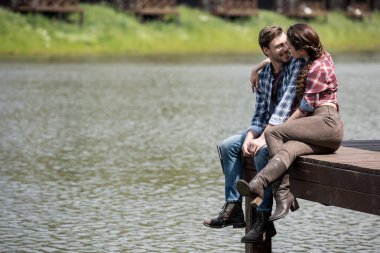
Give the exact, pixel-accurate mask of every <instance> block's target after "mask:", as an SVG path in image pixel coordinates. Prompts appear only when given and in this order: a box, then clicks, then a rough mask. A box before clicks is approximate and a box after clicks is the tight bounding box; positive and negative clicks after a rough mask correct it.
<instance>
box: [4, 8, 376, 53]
mask: <svg viewBox="0 0 380 253" xmlns="http://www.w3.org/2000/svg"><path fill="white" fill-rule="evenodd" d="M82 7H83V8H84V10H85V18H84V24H83V26H82V27H79V26H78V25H77V23H76V21H77V19H78V16H77V14H72V15H71V16H70V17H69V21H70V22H63V21H59V20H56V19H51V18H47V17H44V16H41V15H21V14H17V13H13V12H10V11H7V10H4V9H0V24H1V25H0V34H1V37H0V38H1V43H0V56H36V55H40V56H85V55H95V56H103V55H107V56H111V55H112V56H114V55H142V54H143V55H156V54H190V53H208V54H212V53H216V54H220V53H248V52H249V53H258V52H260V48H259V47H258V45H257V36H258V32H259V30H260V29H261V28H262V27H264V26H266V25H271V24H276V25H281V26H282V27H284V28H286V27H288V26H289V25H291V24H293V23H296V22H303V21H297V20H292V19H288V18H286V17H284V16H282V15H279V14H277V13H274V12H270V11H264V10H260V13H259V16H258V17H252V18H250V19H248V20H245V21H237V22H236V21H235V22H230V21H224V20H222V19H220V18H217V17H214V16H212V15H210V14H209V13H207V12H202V11H200V10H196V9H190V8H186V7H180V8H179V11H180V24H176V23H175V22H160V21H154V22H147V23H144V24H140V23H139V22H138V21H137V20H136V18H135V17H133V16H132V15H131V14H128V13H123V12H118V11H115V10H114V9H112V8H110V7H107V6H102V5H82ZM310 24H311V25H312V26H313V27H314V28H315V29H316V30H317V32H318V33H319V34H320V37H321V40H322V42H323V44H324V46H325V48H326V49H327V50H328V51H334V52H345V51H350V52H351V51H373V50H380V32H379V31H380V29H379V27H380V14H379V13H378V12H376V13H373V15H372V18H371V19H366V20H365V21H363V22H358V21H353V20H350V19H348V18H346V17H345V16H344V15H343V13H339V12H331V13H329V16H328V22H327V23H325V22H324V21H323V19H322V18H318V19H316V20H313V21H310Z"/></svg>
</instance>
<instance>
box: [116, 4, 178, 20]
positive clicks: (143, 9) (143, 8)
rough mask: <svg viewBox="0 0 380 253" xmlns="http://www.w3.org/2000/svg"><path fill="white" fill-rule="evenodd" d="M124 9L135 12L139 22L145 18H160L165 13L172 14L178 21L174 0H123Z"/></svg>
mask: <svg viewBox="0 0 380 253" xmlns="http://www.w3.org/2000/svg"><path fill="white" fill-rule="evenodd" d="M123 2H125V3H124V9H125V10H128V11H130V12H132V13H134V14H135V16H136V17H137V18H138V19H139V21H140V22H144V21H145V20H146V18H148V17H153V18H162V17H164V16H165V15H173V16H174V17H175V19H176V22H177V23H178V22H179V12H178V11H177V1H176V0H125V1H123Z"/></svg>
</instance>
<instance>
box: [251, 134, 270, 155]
mask: <svg viewBox="0 0 380 253" xmlns="http://www.w3.org/2000/svg"><path fill="white" fill-rule="evenodd" d="M265 145H266V141H265V137H264V134H262V135H260V137H259V138H257V139H253V140H252V141H251V142H250V146H249V152H250V153H251V154H253V155H256V153H257V152H258V151H259V150H260V149H261V148H262V147H263V146H265Z"/></svg>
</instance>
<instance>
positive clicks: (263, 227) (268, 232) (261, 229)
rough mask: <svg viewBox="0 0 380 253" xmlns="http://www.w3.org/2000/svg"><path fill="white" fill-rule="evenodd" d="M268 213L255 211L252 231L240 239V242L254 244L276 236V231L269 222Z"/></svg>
mask: <svg viewBox="0 0 380 253" xmlns="http://www.w3.org/2000/svg"><path fill="white" fill-rule="evenodd" d="M269 216H270V212H261V211H257V213H256V219H255V222H254V223H253V224H252V229H251V230H250V231H249V232H248V233H247V234H246V235H245V236H243V237H242V238H241V242H244V243H255V242H265V241H266V239H268V238H271V237H273V236H275V235H276V229H275V227H274V224H273V222H272V221H269Z"/></svg>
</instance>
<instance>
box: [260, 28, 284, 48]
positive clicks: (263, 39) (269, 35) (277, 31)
mask: <svg viewBox="0 0 380 253" xmlns="http://www.w3.org/2000/svg"><path fill="white" fill-rule="evenodd" d="M283 32H284V30H282V28H281V27H279V26H267V27H264V28H263V29H262V30H261V31H260V33H259V45H260V47H261V49H263V48H264V47H266V48H269V44H270V43H271V41H272V40H273V39H275V38H277V37H278V36H280V35H281V34H282V33H283Z"/></svg>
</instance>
